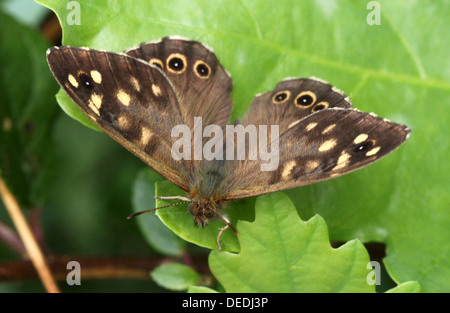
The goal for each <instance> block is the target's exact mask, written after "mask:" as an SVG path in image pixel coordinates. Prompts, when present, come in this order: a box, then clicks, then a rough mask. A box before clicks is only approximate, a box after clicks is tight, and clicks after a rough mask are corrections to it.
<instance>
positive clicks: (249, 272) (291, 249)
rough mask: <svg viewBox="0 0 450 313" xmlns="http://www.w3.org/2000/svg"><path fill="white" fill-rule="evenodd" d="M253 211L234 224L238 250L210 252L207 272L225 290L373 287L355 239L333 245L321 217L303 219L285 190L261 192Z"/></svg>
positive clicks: (363, 253) (362, 251)
mask: <svg viewBox="0 0 450 313" xmlns="http://www.w3.org/2000/svg"><path fill="white" fill-rule="evenodd" d="M255 215H256V218H255V221H254V222H252V223H250V222H242V221H240V222H239V223H238V225H237V226H238V227H237V228H238V231H239V232H240V235H239V242H240V244H241V250H240V252H239V254H234V253H230V252H219V251H213V252H211V254H210V257H209V265H210V268H211V271H212V273H213V274H214V276H215V277H216V278H217V279H218V280H219V282H220V283H221V284H222V285H223V287H224V288H225V290H226V291H227V292H374V287H373V286H370V285H368V284H367V278H366V276H367V275H368V271H367V269H366V266H367V263H368V262H369V261H370V260H369V257H368V254H367V251H366V250H365V248H364V246H363V245H362V244H361V243H360V242H359V241H357V240H353V241H350V242H348V243H346V244H345V245H343V246H341V247H340V248H338V249H333V248H332V247H331V246H330V242H329V239H328V231H327V227H326V224H325V222H324V221H323V219H322V218H321V217H319V216H318V215H316V216H314V217H313V218H311V219H310V220H309V221H307V222H303V221H302V220H301V219H300V218H299V217H298V215H297V211H296V209H295V207H294V205H293V204H292V202H291V201H290V200H289V198H288V197H287V196H286V195H284V194H283V193H276V194H271V195H267V196H261V197H259V198H258V200H257V201H256V210H255Z"/></svg>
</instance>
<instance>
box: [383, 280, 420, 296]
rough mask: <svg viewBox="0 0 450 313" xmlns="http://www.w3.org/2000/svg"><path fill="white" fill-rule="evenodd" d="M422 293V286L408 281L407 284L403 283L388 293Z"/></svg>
mask: <svg viewBox="0 0 450 313" xmlns="http://www.w3.org/2000/svg"><path fill="white" fill-rule="evenodd" d="M421 291H422V288H421V287H420V284H419V283H418V282H416V281H407V282H406V283H402V284H400V285H398V286H397V287H394V288H392V289H390V290H388V291H386V293H419V292H421Z"/></svg>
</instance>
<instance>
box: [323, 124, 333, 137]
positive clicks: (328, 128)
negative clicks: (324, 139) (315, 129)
mask: <svg viewBox="0 0 450 313" xmlns="http://www.w3.org/2000/svg"><path fill="white" fill-rule="evenodd" d="M335 127H336V124H331V125H330V126H328V127H327V128H325V129H324V130H323V132H322V135H325V134H327V133H329V132H330V131H332V130H333V128H335Z"/></svg>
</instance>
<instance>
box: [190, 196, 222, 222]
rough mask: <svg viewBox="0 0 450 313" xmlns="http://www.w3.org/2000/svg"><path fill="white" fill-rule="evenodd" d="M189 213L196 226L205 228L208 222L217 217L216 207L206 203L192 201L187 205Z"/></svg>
mask: <svg viewBox="0 0 450 313" xmlns="http://www.w3.org/2000/svg"><path fill="white" fill-rule="evenodd" d="M189 212H190V213H191V214H192V215H193V216H194V222H195V225H196V226H202V227H205V226H207V225H208V220H209V219H210V218H213V217H215V216H217V208H216V205H215V204H214V203H212V202H207V201H192V202H191V204H190V205H189Z"/></svg>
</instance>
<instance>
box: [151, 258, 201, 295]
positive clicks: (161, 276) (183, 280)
mask: <svg viewBox="0 0 450 313" xmlns="http://www.w3.org/2000/svg"><path fill="white" fill-rule="evenodd" d="M150 275H151V276H152V278H153V280H154V281H155V282H156V283H157V284H158V285H160V286H162V287H164V288H167V289H170V290H186V289H188V288H189V286H191V285H196V284H199V283H200V281H201V276H200V274H198V273H197V272H196V271H194V270H193V269H192V268H191V267H189V266H187V265H184V264H178V263H168V264H163V265H160V266H158V267H157V268H155V269H154V270H153V271H152V272H151V274H150Z"/></svg>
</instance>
